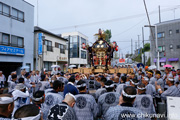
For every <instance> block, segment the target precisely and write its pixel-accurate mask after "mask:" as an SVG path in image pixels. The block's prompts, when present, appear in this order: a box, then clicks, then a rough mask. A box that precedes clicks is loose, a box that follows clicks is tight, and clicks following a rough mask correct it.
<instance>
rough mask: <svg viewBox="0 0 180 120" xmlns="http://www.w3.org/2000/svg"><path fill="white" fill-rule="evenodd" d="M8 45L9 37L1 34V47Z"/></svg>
mask: <svg viewBox="0 0 180 120" xmlns="http://www.w3.org/2000/svg"><path fill="white" fill-rule="evenodd" d="M9 43H10V38H9V35H8V34H4V33H2V41H1V44H3V45H9Z"/></svg>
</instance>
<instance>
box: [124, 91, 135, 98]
mask: <svg viewBox="0 0 180 120" xmlns="http://www.w3.org/2000/svg"><path fill="white" fill-rule="evenodd" d="M122 94H123V96H125V97H128V98H135V97H136V95H128V94H127V93H125V92H124V90H122Z"/></svg>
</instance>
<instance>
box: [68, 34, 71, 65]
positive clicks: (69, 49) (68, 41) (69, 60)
mask: <svg viewBox="0 0 180 120" xmlns="http://www.w3.org/2000/svg"><path fill="white" fill-rule="evenodd" d="M70 39H71V36H70V35H69V39H68V66H67V67H69V65H70Z"/></svg>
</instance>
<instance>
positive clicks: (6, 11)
mask: <svg viewBox="0 0 180 120" xmlns="http://www.w3.org/2000/svg"><path fill="white" fill-rule="evenodd" d="M2 14H3V15H6V16H10V7H9V6H8V5H5V4H2Z"/></svg>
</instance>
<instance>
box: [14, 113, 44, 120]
mask: <svg viewBox="0 0 180 120" xmlns="http://www.w3.org/2000/svg"><path fill="white" fill-rule="evenodd" d="M40 117H41V114H40V113H39V114H38V115H36V116H31V117H25V118H18V119H13V120H40Z"/></svg>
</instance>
